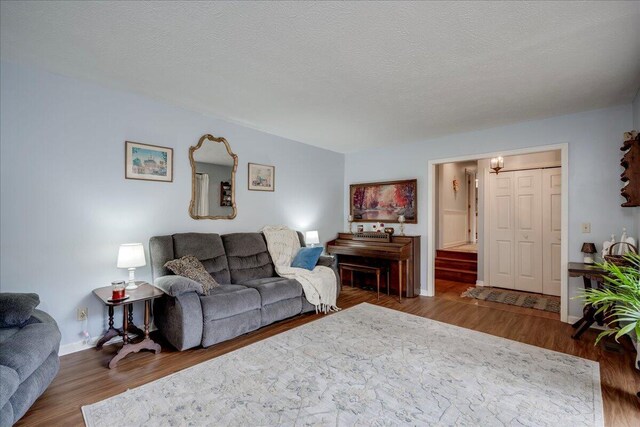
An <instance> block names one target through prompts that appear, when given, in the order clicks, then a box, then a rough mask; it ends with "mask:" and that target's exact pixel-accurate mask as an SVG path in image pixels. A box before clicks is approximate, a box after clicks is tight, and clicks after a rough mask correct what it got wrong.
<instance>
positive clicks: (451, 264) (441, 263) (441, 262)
mask: <svg viewBox="0 0 640 427" xmlns="http://www.w3.org/2000/svg"><path fill="white" fill-rule="evenodd" d="M436 267H443V268H454V269H457V270H465V271H468V272H472V273H476V272H477V271H478V261H467V260H462V259H452V258H436Z"/></svg>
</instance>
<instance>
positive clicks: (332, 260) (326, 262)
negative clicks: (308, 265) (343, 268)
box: [316, 255, 338, 268]
mask: <svg viewBox="0 0 640 427" xmlns="http://www.w3.org/2000/svg"><path fill="white" fill-rule="evenodd" d="M316 265H322V266H323V267H329V268H337V266H338V260H337V258H336V257H332V256H326V255H321V256H320V258H318V262H317V263H316Z"/></svg>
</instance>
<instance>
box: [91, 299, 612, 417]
mask: <svg viewBox="0 0 640 427" xmlns="http://www.w3.org/2000/svg"><path fill="white" fill-rule="evenodd" d="M567 339H569V338H567ZM82 413H83V415H84V419H85V422H86V424H87V425H88V426H90V427H93V426H111V425H113V424H114V423H115V422H116V421H115V420H121V421H122V422H124V423H125V424H126V425H150V426H169V425H171V426H182V425H195V426H201V425H225V426H244V425H247V426H249V425H250V426H263V425H269V426H271V425H274V426H275V425H285V426H293V425H327V426H338V425H379V426H383V425H385V426H386V425H438V426H448V425H456V426H461V425H472V426H478V425H483V426H493V425H524V426H558V425H565V426H602V425H603V412H602V396H601V393H600V374H599V367H598V364H597V363H596V362H592V361H589V360H586V359H582V358H579V357H574V356H569V355H566V354H562V353H557V352H553V351H549V350H545V349H541V348H538V347H534V346H530V345H526V344H522V343H518V342H515V341H511V340H507V339H503V338H498V337H494V336H492V335H487V334H483V333H480V332H475V331H471V330H468V329H464V328H460V327H456V326H451V325H447V324H444V323H440V322H436V321H433V320H429V319H425V318H422V317H418V316H414V315H410V314H406V313H402V312H399V311H395V310H391V309H387V308H382V307H378V306H374V305H370V304H360V305H358V306H355V307H353V308H350V309H347V310H343V311H341V312H339V313H335V314H332V315H329V316H326V317H323V318H322V319H319V320H316V321H313V322H310V323H308V324H306V325H303V326H300V327H297V328H295V329H291V330H289V331H287V332H284V333H281V334H279V335H276V336H273V337H270V338H267V339H265V340H263V341H260V342H258V343H255V344H252V345H250V346H247V347H244V348H241V349H239V350H236V351H233V352H231V353H227V354H225V355H223V356H220V357H217V358H215V359H211V360H209V361H207V362H204V363H201V364H199V365H196V366H193V367H191V368H188V369H185V370H183V371H181V372H177V373H175V374H172V375H169V376H167V377H164V378H161V379H159V380H157V381H154V382H151V383H149V384H146V385H144V386H141V387H138V388H135V389H132V390H128V391H126V392H124V393H122V394H120V395H118V396H115V397H112V398H110V399H107V400H103V401H102V402H98V403H96V404H93V405H88V406H83V407H82Z"/></svg>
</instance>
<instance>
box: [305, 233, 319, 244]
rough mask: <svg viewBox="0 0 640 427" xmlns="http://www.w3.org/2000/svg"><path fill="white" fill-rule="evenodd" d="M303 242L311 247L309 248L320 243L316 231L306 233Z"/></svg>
mask: <svg viewBox="0 0 640 427" xmlns="http://www.w3.org/2000/svg"><path fill="white" fill-rule="evenodd" d="M304 240H305V241H306V242H307V244H308V245H311V246H315V245H317V244H318V243H320V238H319V237H318V231H317V230H313V231H307V233H306V234H305V236H304Z"/></svg>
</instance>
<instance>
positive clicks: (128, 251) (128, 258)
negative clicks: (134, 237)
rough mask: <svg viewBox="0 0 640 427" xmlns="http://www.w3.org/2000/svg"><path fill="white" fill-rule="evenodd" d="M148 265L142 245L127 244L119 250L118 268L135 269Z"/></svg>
mask: <svg viewBox="0 0 640 427" xmlns="http://www.w3.org/2000/svg"><path fill="white" fill-rule="evenodd" d="M145 265H147V262H146V261H145V259H144V246H142V243H125V244H123V245H120V249H119V250H118V268H135V267H143V266H145Z"/></svg>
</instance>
